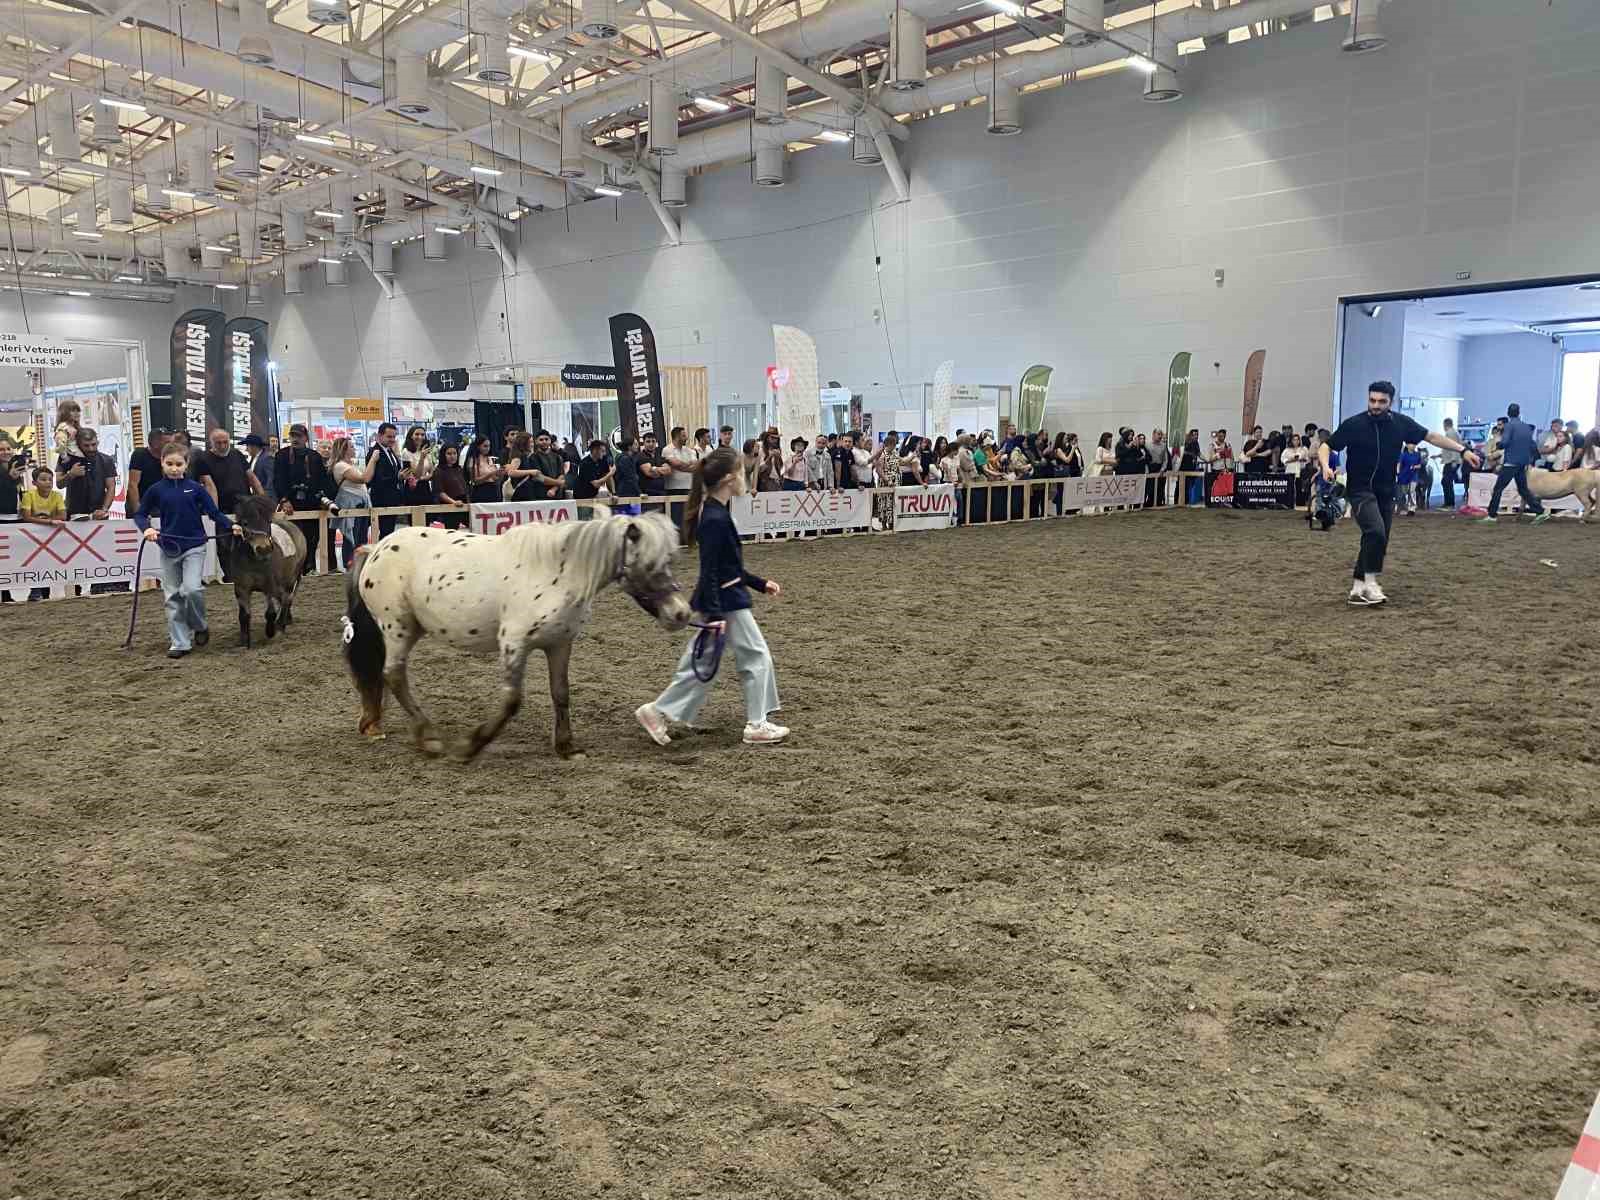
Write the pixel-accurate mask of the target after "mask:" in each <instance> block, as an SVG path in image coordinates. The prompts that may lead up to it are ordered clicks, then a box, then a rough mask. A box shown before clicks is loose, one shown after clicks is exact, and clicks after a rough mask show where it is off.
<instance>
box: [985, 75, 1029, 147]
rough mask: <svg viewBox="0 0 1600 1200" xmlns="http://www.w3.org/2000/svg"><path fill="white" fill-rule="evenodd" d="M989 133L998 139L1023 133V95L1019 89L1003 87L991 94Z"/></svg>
mask: <svg viewBox="0 0 1600 1200" xmlns="http://www.w3.org/2000/svg"><path fill="white" fill-rule="evenodd" d="M988 132H989V133H992V134H994V135H995V136H997V137H1011V136H1012V135H1013V134H1018V133H1021V132H1022V93H1021V91H1019V90H1018V89H1017V88H1014V87H1011V86H1009V85H1001V86H1000V87H997V88H995V89H994V91H993V92H992V93H990V95H989V125H988Z"/></svg>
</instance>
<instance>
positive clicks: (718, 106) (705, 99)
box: [694, 96, 733, 113]
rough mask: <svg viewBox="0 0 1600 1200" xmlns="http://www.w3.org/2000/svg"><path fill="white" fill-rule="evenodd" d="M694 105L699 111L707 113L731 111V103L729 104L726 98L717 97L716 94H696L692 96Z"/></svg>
mask: <svg viewBox="0 0 1600 1200" xmlns="http://www.w3.org/2000/svg"><path fill="white" fill-rule="evenodd" d="M694 106H695V107H696V108H698V109H699V110H700V111H701V112H708V113H725V112H731V111H733V105H731V104H729V103H728V102H727V101H726V100H721V99H718V98H717V97H716V96H696V97H695V98H694Z"/></svg>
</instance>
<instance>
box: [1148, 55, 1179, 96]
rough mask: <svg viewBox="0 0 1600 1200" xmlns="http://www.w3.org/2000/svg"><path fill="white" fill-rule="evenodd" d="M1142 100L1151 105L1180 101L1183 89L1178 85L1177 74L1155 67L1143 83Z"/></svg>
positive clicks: (1164, 68)
mask: <svg viewBox="0 0 1600 1200" xmlns="http://www.w3.org/2000/svg"><path fill="white" fill-rule="evenodd" d="M1174 53H1176V48H1174ZM1144 99H1146V100H1148V101H1149V102H1150V103H1151V104H1171V103H1172V102H1173V101H1174V100H1182V99H1183V88H1182V87H1180V86H1179V84H1178V73H1177V72H1176V71H1171V70H1168V69H1167V68H1166V67H1157V68H1156V69H1155V70H1154V71H1152V72H1150V74H1149V75H1147V76H1146V77H1145V81H1144Z"/></svg>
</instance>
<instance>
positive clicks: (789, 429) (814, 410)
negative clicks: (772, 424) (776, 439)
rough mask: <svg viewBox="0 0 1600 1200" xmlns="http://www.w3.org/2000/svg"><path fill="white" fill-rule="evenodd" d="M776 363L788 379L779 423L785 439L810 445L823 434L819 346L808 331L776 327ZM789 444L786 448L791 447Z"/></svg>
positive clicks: (782, 389)
mask: <svg viewBox="0 0 1600 1200" xmlns="http://www.w3.org/2000/svg"><path fill="white" fill-rule="evenodd" d="M772 342H773V352H774V354H775V355H776V357H775V358H774V359H773V362H774V363H775V364H776V365H777V367H778V369H779V371H780V372H783V371H787V372H788V378H787V381H786V382H785V383H783V384H782V385H781V386H780V387H779V389H778V396H777V405H776V406H775V407H776V408H777V410H778V419H777V421H776V424H777V426H778V428H779V429H781V430H783V436H784V438H785V439H788V438H791V437H803V438H805V439H806V445H808V446H809V445H810V444H811V443H812V442H814V441H816V440H817V434H818V433H820V432H821V431H822V389H821V388H820V387H819V386H818V384H817V344H816V342H814V341H812V340H811V335H810V334H808V333H807V332H806V331H805V330H804V329H797V328H795V327H794V326H793V325H774V326H773V327H772ZM787 444H788V443H787V440H786V441H785V445H787Z"/></svg>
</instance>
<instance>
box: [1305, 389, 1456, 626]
mask: <svg viewBox="0 0 1600 1200" xmlns="http://www.w3.org/2000/svg"><path fill="white" fill-rule="evenodd" d="M1393 405H1394V384H1392V383H1390V382H1389V381H1388V380H1387V379H1380V380H1378V381H1377V382H1376V383H1374V384H1373V385H1372V386H1371V387H1369V388H1368V389H1367V411H1366V412H1362V413H1357V414H1356V415H1355V416H1353V417H1349V418H1346V419H1345V420H1344V421H1343V422H1342V423H1341V424H1340V425H1339V428H1337V429H1335V430H1334V431H1333V433H1332V435H1331V436H1329V437H1327V438H1325V439H1324V440H1323V442H1322V444H1321V445H1320V446H1318V447H1317V461H1318V463H1319V464H1320V465H1321V468H1322V477H1323V479H1325V480H1326V481H1327V482H1329V483H1332V482H1333V481H1334V479H1335V478H1336V476H1335V474H1334V470H1333V468H1332V467H1331V466H1329V463H1328V456H1329V454H1330V453H1331V452H1332V451H1334V450H1337V451H1338V452H1339V453H1340V454H1342V455H1344V466H1345V480H1346V487H1347V489H1348V492H1349V497H1350V504H1351V507H1352V508H1354V510H1355V515H1356V524H1358V525H1360V526H1361V552H1360V553H1359V554H1358V555H1357V556H1356V568H1355V581H1354V583H1352V584H1351V586H1350V603H1351V604H1355V605H1374V604H1382V603H1383V602H1384V601H1385V600H1387V599H1388V597H1387V596H1385V595H1384V594H1383V589H1382V588H1380V587H1379V586H1378V574H1379V572H1381V571H1382V570H1383V556H1384V552H1385V551H1386V550H1387V549H1388V547H1389V532H1390V529H1391V528H1392V526H1393V525H1394V498H1395V489H1396V486H1397V485H1396V483H1395V475H1396V470H1397V468H1398V467H1399V465H1400V450H1401V448H1402V447H1403V446H1405V444H1406V443H1407V442H1413V443H1416V442H1427V443H1428V444H1429V445H1430V446H1437V447H1439V449H1441V450H1459V451H1461V457H1462V460H1463V461H1464V462H1467V463H1469V464H1471V465H1472V466H1474V467H1475V466H1477V465H1478V456H1477V455H1475V454H1473V453H1472V452H1471V451H1470V450H1468V449H1467V448H1466V447H1465V446H1463V445H1462V444H1461V443H1460V442H1458V441H1456V440H1455V438H1453V437H1447V436H1445V435H1444V434H1442V433H1433V432H1432V431H1430V430H1428V429H1426V428H1425V427H1423V426H1422V425H1419V424H1417V422H1415V421H1413V420H1412V419H1411V418H1410V417H1408V416H1405V415H1404V414H1403V413H1396V412H1392V411H1390V410H1391V408H1392V407H1393Z"/></svg>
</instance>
